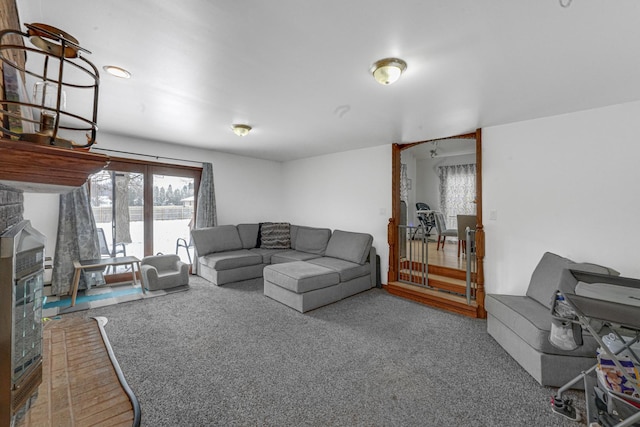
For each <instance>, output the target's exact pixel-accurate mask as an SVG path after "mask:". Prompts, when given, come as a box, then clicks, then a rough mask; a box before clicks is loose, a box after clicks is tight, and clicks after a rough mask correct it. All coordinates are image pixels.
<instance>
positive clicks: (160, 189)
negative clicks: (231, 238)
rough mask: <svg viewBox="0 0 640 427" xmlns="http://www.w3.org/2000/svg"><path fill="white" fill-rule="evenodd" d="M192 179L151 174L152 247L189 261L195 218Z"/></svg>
mask: <svg viewBox="0 0 640 427" xmlns="http://www.w3.org/2000/svg"><path fill="white" fill-rule="evenodd" d="M194 188H195V187H194V179H193V178H191V177H185V176H175V175H163V174H154V175H153V250H154V251H155V252H156V253H157V252H160V253H164V254H168V253H169V254H170V253H174V252H176V253H177V254H178V255H180V257H181V259H182V260H183V261H184V262H189V256H190V255H191V253H189V254H187V251H190V250H191V249H190V248H189V246H190V245H189V240H190V232H191V227H192V225H193V222H194V210H193V208H194Z"/></svg>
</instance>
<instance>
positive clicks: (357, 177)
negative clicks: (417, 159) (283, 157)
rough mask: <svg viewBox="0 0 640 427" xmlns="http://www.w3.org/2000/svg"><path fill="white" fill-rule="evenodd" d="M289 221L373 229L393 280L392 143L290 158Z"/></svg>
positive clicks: (383, 270) (383, 263) (286, 179)
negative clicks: (390, 229) (389, 226)
mask: <svg viewBox="0 0 640 427" xmlns="http://www.w3.org/2000/svg"><path fill="white" fill-rule="evenodd" d="M283 174H284V177H283V179H284V189H285V191H284V197H285V207H286V209H285V212H287V215H288V216H287V218H286V220H287V221H290V222H291V223H294V224H302V225H309V226H318V227H328V228H331V229H341V230H347V231H357V232H364V233H369V234H371V235H372V236H373V238H374V241H373V245H374V246H375V247H376V250H377V251H378V254H379V255H380V261H381V266H380V268H381V278H382V282H383V283H386V282H387V270H388V264H389V262H388V261H389V260H388V258H389V245H388V243H387V224H388V222H389V217H390V216H391V145H385V146H380V147H374V148H367V149H361V150H353V151H347V152H342V153H336V154H330V155H325V156H319V157H313V158H308V159H302V160H295V161H291V162H286V163H284V165H283Z"/></svg>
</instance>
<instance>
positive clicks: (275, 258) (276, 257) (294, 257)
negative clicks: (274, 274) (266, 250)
mask: <svg viewBox="0 0 640 427" xmlns="http://www.w3.org/2000/svg"><path fill="white" fill-rule="evenodd" d="M319 257H320V255H318V254H312V253H309V252H300V251H294V250H288V251H287V250H285V251H281V252H278V253H277V254H273V255H272V256H271V264H279V263H283V262H293V261H307V260H310V259H314V258H319Z"/></svg>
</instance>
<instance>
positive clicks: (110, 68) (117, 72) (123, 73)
mask: <svg viewBox="0 0 640 427" xmlns="http://www.w3.org/2000/svg"><path fill="white" fill-rule="evenodd" d="M102 69H103V70H105V71H106V72H107V73H109V74H111V75H112V76H115V77H119V78H121V79H128V78H131V73H130V72H128V71H127V70H125V69H124V68H122V67H116V66H115V65H105V66H104V67H102Z"/></svg>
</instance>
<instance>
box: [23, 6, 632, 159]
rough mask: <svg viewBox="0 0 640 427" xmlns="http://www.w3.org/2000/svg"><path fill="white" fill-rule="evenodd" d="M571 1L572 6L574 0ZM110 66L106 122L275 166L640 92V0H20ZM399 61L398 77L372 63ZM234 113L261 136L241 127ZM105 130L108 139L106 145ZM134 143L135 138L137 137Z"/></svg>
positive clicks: (102, 121)
mask: <svg viewBox="0 0 640 427" xmlns="http://www.w3.org/2000/svg"><path fill="white" fill-rule="evenodd" d="M563 1H564V2H567V1H571V0H563ZM18 6H19V12H20V18H21V21H22V22H23V23H34V22H42V23H46V24H49V25H53V26H55V27H58V28H60V29H62V30H64V31H66V32H68V33H70V34H71V35H73V36H75V37H76V38H77V39H78V40H79V41H80V44H81V46H82V47H84V48H86V49H88V50H90V51H91V52H92V54H91V55H89V56H87V58H88V59H89V60H91V61H92V62H93V63H94V64H95V65H96V66H97V67H98V68H99V69H102V66H103V65H107V64H114V65H120V66H122V67H125V68H127V69H128V70H129V71H131V73H132V74H133V77H132V78H131V79H129V80H121V79H116V78H114V77H111V76H109V75H107V74H106V73H102V75H101V85H100V95H99V115H98V126H99V128H100V131H106V132H109V133H117V134H124V135H130V136H134V137H140V138H146V139H151V140H159V141H167V142H173V143H180V144H185V145H190V146H194V147H201V148H209V149H213V150H218V151H223V152H228V153H235V154H239V155H244V156H251V157H257V158H263V159H272V160H281V161H286V160H291V159H298V158H304V157H311V156H316V155H321V154H326V153H332V152H339V151H345V150H351V149H357V148H365V147H373V146H379V145H384V144H389V143H393V142H399V143H407V142H415V141H421V140H427V139H434V138H440V137H446V136H451V135H457V134H462V133H468V132H472V131H474V130H475V129H476V128H479V127H487V126H493V125H500V124H506V123H511V122H516V121H521V120H527V119H533V118H538V117H544V116H550V115H557V114H563V113H568V112H573V111H578V110H584V109H589V108H596V107H603V106H606V105H612V104H617V103H624V102H629V101H636V100H640V83H639V80H638V79H639V78H640V46H639V44H640V25H639V24H640V2H639V1H637V0H616V1H606V0H573V1H572V2H571V3H570V6H569V7H566V8H563V7H562V6H561V4H560V3H559V0H536V1H524V0H519V1H518V0H516V1H507V0H484V1H478V0H457V1H451V0H396V1H379V0H348V1H345V0H322V1H319V0H306V1H300V0H272V1H264V0H237V1H222V0H218V1H214V0H181V1H168V0H164V1H162V0H135V1H131V0H18ZM389 56H397V57H400V58H402V59H404V60H405V61H406V62H407V64H408V68H407V71H406V72H405V74H404V75H403V76H402V78H401V79H400V81H398V82H397V83H395V84H393V85H390V86H382V85H379V84H378V83H376V82H375V81H374V80H373V78H372V76H371V75H370V74H369V67H370V65H371V64H372V63H373V62H374V61H376V60H378V59H381V58H384V57H389ZM232 123H247V124H249V125H251V126H252V127H253V131H252V132H251V133H250V134H249V135H248V136H246V137H242V138H241V137H238V136H236V135H234V134H233V133H232V132H231V130H230V125H231V124H232ZM100 131H99V132H98V144H99V141H100ZM131 150H132V151H135V147H131Z"/></svg>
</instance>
